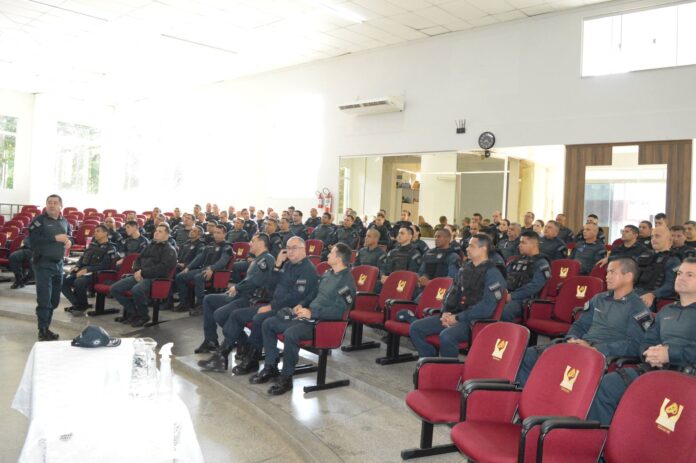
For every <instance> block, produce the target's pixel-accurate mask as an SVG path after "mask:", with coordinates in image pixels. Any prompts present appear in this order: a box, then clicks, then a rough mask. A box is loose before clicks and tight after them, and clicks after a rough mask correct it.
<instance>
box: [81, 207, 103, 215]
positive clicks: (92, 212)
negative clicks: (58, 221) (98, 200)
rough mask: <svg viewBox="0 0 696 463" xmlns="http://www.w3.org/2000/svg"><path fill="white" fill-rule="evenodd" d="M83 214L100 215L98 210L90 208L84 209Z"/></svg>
mask: <svg viewBox="0 0 696 463" xmlns="http://www.w3.org/2000/svg"><path fill="white" fill-rule="evenodd" d="M82 212H84V213H85V215H90V214H98V213H99V211H98V210H96V209H95V208H93V207H88V208H86V209H83V210H82Z"/></svg>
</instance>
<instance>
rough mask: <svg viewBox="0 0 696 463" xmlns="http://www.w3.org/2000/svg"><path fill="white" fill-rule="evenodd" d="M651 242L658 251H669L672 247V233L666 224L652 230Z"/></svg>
mask: <svg viewBox="0 0 696 463" xmlns="http://www.w3.org/2000/svg"><path fill="white" fill-rule="evenodd" d="M650 244H651V245H652V248H653V249H654V250H655V251H657V252H662V251H667V250H668V249H669V248H671V247H672V233H671V232H670V231H669V229H668V228H667V227H665V226H664V225H660V226H657V227H655V228H653V229H652V231H651V232H650Z"/></svg>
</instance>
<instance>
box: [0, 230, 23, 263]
mask: <svg viewBox="0 0 696 463" xmlns="http://www.w3.org/2000/svg"><path fill="white" fill-rule="evenodd" d="M24 238H26V235H17V236H16V237H15V238H14V239H13V240H12V242H11V243H10V246H9V247H7V248H6V247H4V246H5V244H6V240H7V238H6V237H5V235H2V234H0V267H2V268H5V269H9V268H10V254H12V253H13V252H15V251H16V250H17V249H19V247H20V246H21V245H22V241H24Z"/></svg>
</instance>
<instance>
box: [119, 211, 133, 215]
mask: <svg viewBox="0 0 696 463" xmlns="http://www.w3.org/2000/svg"><path fill="white" fill-rule="evenodd" d="M121 214H123V215H128V214H136V212H135V211H133V210H125V211H123V212H121Z"/></svg>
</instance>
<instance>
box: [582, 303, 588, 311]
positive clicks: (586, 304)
mask: <svg viewBox="0 0 696 463" xmlns="http://www.w3.org/2000/svg"><path fill="white" fill-rule="evenodd" d="M582 310H583V312H586V311H588V310H590V301H587V302H585V305H584V306H582Z"/></svg>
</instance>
